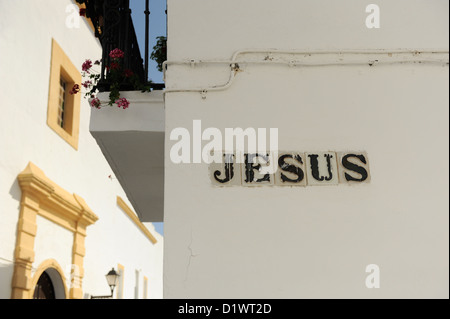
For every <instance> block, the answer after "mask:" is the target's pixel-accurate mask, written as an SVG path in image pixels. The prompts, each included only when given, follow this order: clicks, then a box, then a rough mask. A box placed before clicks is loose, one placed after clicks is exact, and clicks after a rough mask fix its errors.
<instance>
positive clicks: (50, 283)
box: [33, 268, 66, 299]
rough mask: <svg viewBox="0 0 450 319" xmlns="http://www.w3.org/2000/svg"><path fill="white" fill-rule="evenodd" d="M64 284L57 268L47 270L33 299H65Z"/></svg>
mask: <svg viewBox="0 0 450 319" xmlns="http://www.w3.org/2000/svg"><path fill="white" fill-rule="evenodd" d="M65 298H66V293H65V286H64V282H63V280H62V278H61V276H60V274H59V272H58V271H57V270H56V269H55V268H47V269H46V270H45V271H44V272H42V274H41V275H40V277H39V280H38V281H37V283H36V286H35V288H34V293H33V299H65Z"/></svg>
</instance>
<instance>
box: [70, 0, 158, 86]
mask: <svg viewBox="0 0 450 319" xmlns="http://www.w3.org/2000/svg"><path fill="white" fill-rule="evenodd" d="M76 1H77V2H78V3H80V4H84V5H85V6H86V9H85V16H86V18H88V19H90V20H91V22H92V24H93V26H94V29H95V36H96V37H97V38H98V39H99V40H100V43H101V45H102V60H101V74H100V76H101V77H100V80H99V82H98V85H97V87H98V90H99V91H100V92H104V91H109V90H110V86H111V83H110V81H109V80H108V75H109V72H110V70H109V69H108V67H109V66H111V62H112V59H111V57H110V56H109V53H110V52H111V51H112V50H114V49H116V48H117V49H120V50H121V51H122V52H124V57H123V61H122V63H123V66H122V67H123V68H124V69H128V70H131V71H132V72H133V74H135V75H136V77H137V79H138V81H139V82H140V83H141V84H142V86H147V87H150V88H152V89H157V90H158V89H159V90H161V89H163V88H164V84H163V83H151V82H149V81H148V66H149V15H150V11H149V0H145V2H146V10H145V11H144V12H143V13H144V14H145V56H144V59H143V58H142V57H141V52H140V49H139V44H138V40H137V37H136V31H135V28H134V24H133V19H132V16H131V9H130V0H76ZM135 89H136V88H135V85H133V84H131V83H129V82H124V83H121V84H120V90H121V91H129V90H135Z"/></svg>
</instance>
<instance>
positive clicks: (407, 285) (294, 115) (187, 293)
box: [164, 0, 449, 298]
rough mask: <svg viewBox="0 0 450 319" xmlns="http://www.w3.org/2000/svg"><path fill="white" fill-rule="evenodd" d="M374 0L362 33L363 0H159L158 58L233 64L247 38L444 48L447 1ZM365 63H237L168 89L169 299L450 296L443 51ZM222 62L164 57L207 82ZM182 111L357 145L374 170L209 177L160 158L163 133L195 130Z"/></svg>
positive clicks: (345, 46)
mask: <svg viewBox="0 0 450 319" xmlns="http://www.w3.org/2000/svg"><path fill="white" fill-rule="evenodd" d="M376 3H377V4H378V5H379V6H380V8H381V28H380V29H375V30H373V29H372V30H369V29H367V28H366V27H365V18H366V16H367V13H365V6H366V5H367V4H369V3H365V2H361V1H325V0H323V1H276V2H273V1H256V0H255V1H245V2H242V1H236V0H230V1H222V2H214V3H212V2H211V1H206V0H193V1H188V2H187V1H180V0H169V1H168V21H169V25H168V30H169V35H168V39H169V43H168V48H169V52H168V54H169V58H168V60H169V61H190V60H192V59H194V60H197V61H199V60H229V59H230V58H231V56H232V55H233V53H234V52H236V51H238V50H244V49H262V50H264V49H266V50H267V51H275V50H292V51H305V52H309V51H311V52H314V51H317V50H321V51H339V50H352V49H358V50H362V51H365V50H366V51H367V50H379V51H380V52H381V53H382V54H381V55H380V56H379V57H378V56H376V58H377V59H378V58H379V59H385V54H384V53H383V52H389V51H394V50H399V49H405V50H411V51H413V50H417V49H424V50H431V49H439V50H441V51H447V52H448V23H449V19H448V2H447V1H440V0H437V1H403V0H402V1H377V2H376ZM199 30H201V32H200V31H199ZM347 57H348V56H347V55H344V56H343V57H342V58H344V59H346V58H347ZM263 58H264V56H263ZM268 58H269V59H274V60H282V59H288V60H287V61H289V59H292V60H297V61H305V59H306V61H308V60H307V59H308V58H309V57H308V56H305V55H292V56H288V57H286V56H283V55H279V54H276V53H273V54H270V55H268ZM339 58H341V57H340V56H339V55H333V54H332V55H330V56H328V57H321V56H319V57H317V56H316V55H313V56H312V57H311V59H315V61H316V62H317V61H318V62H323V63H325V62H329V61H330V59H331V60H332V61H339ZM413 58H415V59H417V57H413ZM440 58H442V56H440ZM240 59H241V61H249V60H250V61H252V60H253V61H255V60H262V59H261V56H260V55H259V56H258V55H254V54H253V55H252V54H248V55H246V56H241V57H240ZM363 60H364V59H363ZM369 60H370V58H369V57H366V63H364V64H361V65H338V66H316V67H289V66H288V65H270V64H268V65H257V64H252V63H245V62H242V63H240V64H239V66H240V68H241V72H239V73H238V74H237V75H236V78H235V80H234V82H233V83H232V85H231V86H230V87H229V88H227V89H226V90H223V91H218V92H213V91H212V90H211V91H209V92H208V93H207V94H206V98H205V99H202V96H201V95H200V94H199V93H196V92H187V93H186V92H173V93H167V94H166V98H165V101H166V178H165V199H166V200H165V230H164V231H165V235H166V236H165V262H164V272H165V282H164V294H165V297H167V298H185V297H188V298H198V297H200V298H202V297H204V298H422V297H425V298H431V297H438V298H444V297H446V298H448V266H449V265H448V251H449V247H448V242H449V241H448V188H449V187H448V142H449V141H448V127H449V123H448V102H449V100H448V84H449V83H448V82H449V81H448V79H449V77H448V54H447V58H445V55H444V58H443V59H442V61H443V63H436V64H429V63H405V64H398V65H397V64H395V65H390V64H381V63H380V64H379V65H374V66H370V65H369ZM229 72H230V68H229V66H227V65H226V64H223V65H215V64H214V65H213V64H208V63H199V64H198V65H196V66H195V67H191V66H190V65H185V66H184V65H170V64H169V66H168V71H167V74H166V85H167V88H168V89H189V88H198V87H200V88H208V87H212V86H215V85H221V84H223V83H226V82H227V80H228V78H229ZM193 120H201V121H202V127H203V129H204V128H207V127H217V128H219V129H221V130H222V132H224V129H225V128H236V127H242V128H247V127H253V128H271V127H273V128H278V130H279V149H280V150H289V151H292V150H293V151H313V152H314V151H355V150H364V151H366V152H367V153H368V156H369V161H370V170H371V178H372V180H371V182H370V183H369V184H365V185H353V186H348V185H338V186H326V187H325V186H322V187H319V186H315V187H306V188H304V187H292V188H290V187H267V186H266V187H256V188H254V187H242V186H240V187H239V186H238V187H227V188H218V187H213V186H212V185H211V182H210V180H209V175H208V174H209V173H208V165H206V164H181V165H176V164H173V163H172V162H171V160H170V156H169V154H170V153H169V152H170V148H171V147H172V146H173V145H174V142H173V141H170V140H169V136H170V132H171V131H172V130H173V129H174V128H177V127H184V128H187V129H189V130H190V131H191V133H192V121H193ZM203 145H205V143H204V144H203ZM369 264H377V265H378V266H379V267H380V269H381V273H380V279H381V288H379V289H368V288H366V286H365V280H366V277H367V276H368V273H366V272H365V269H366V266H367V265H369Z"/></svg>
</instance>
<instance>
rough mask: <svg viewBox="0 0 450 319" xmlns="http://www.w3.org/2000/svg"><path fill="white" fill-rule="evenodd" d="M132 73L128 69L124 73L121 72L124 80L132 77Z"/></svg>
mask: <svg viewBox="0 0 450 319" xmlns="http://www.w3.org/2000/svg"><path fill="white" fill-rule="evenodd" d="M133 74H134V73H133V71H131V70H130V69H125V71H123V75H124V76H125V77H126V78H129V77H130V76H132V75H133Z"/></svg>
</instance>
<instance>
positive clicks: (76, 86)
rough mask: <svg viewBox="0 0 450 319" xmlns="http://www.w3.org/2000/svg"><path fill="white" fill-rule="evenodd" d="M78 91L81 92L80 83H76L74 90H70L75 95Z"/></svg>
mask: <svg viewBox="0 0 450 319" xmlns="http://www.w3.org/2000/svg"><path fill="white" fill-rule="evenodd" d="M78 92H80V86H79V85H78V84H75V85H74V86H73V88H72V90H71V91H70V94H72V95H74V94H77V93H78Z"/></svg>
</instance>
